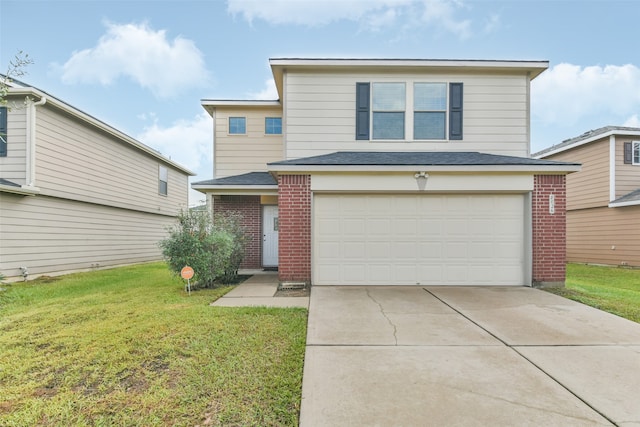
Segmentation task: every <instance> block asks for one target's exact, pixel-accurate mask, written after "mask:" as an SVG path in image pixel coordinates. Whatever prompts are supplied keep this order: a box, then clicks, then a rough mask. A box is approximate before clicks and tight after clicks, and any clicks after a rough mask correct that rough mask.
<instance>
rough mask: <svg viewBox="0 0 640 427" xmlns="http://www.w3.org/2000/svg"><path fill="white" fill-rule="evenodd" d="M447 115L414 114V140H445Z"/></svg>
mask: <svg viewBox="0 0 640 427" xmlns="http://www.w3.org/2000/svg"><path fill="white" fill-rule="evenodd" d="M444 126H445V113H414V117H413V138H414V139H444V135H445V132H444V130H445V129H444Z"/></svg>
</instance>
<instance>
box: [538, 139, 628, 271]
mask: <svg viewBox="0 0 640 427" xmlns="http://www.w3.org/2000/svg"><path fill="white" fill-rule="evenodd" d="M534 156H535V157H536V158H541V159H550V160H560V161H572V162H580V163H582V165H583V167H582V170H581V171H580V172H578V173H575V174H572V175H570V176H569V177H567V260H568V261H571V262H584V263H595V264H608V265H623V266H624V265H628V266H635V267H639V266H640V243H639V242H640V128H632V127H620V126H607V127H603V128H599V129H595V130H591V131H589V132H586V133H584V134H582V135H580V136H578V137H576V138H571V139H568V140H566V141H563V142H562V143H560V144H557V145H554V146H552V147H549V148H547V149H545V150H543V151H540V152H539V153H536V154H535V155H534Z"/></svg>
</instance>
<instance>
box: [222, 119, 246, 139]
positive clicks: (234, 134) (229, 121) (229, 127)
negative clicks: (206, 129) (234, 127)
mask: <svg viewBox="0 0 640 427" xmlns="http://www.w3.org/2000/svg"><path fill="white" fill-rule="evenodd" d="M231 119H244V133H232V132H231ZM246 134H247V117H246V116H229V117H228V119H227V135H231V136H237V135H246Z"/></svg>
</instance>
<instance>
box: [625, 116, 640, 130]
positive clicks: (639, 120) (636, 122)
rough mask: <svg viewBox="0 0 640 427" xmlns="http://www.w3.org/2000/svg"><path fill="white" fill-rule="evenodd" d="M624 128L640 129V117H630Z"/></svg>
mask: <svg viewBox="0 0 640 427" xmlns="http://www.w3.org/2000/svg"><path fill="white" fill-rule="evenodd" d="M622 126H628V127H632V128H640V117H638V115H637V114H634V115H633V116H631V117H629V118H628V119H627V120H626V121H625V122H624V123H623V124H622Z"/></svg>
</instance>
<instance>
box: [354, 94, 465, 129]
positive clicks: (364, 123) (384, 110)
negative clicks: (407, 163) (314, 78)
mask: <svg viewBox="0 0 640 427" xmlns="http://www.w3.org/2000/svg"><path fill="white" fill-rule="evenodd" d="M408 84H409V85H410V86H409V88H410V89H409V90H408V91H407V87H406V86H407V84H405V83H378V82H376V83H370V82H357V83H356V91H355V95H356V99H355V101H356V102H355V107H356V108H355V131H356V132H355V139H356V140H365V141H368V140H406V141H421V140H422V141H425V140H437V141H446V140H449V141H455V140H458V141H459V140H462V138H463V130H464V127H463V109H464V102H463V90H464V84H463V83H438V82H410V83H408ZM407 103H408V105H409V108H410V109H409V111H408V113H409V115H408V116H407V115H406V114H407ZM412 107H413V111H411V108H412ZM411 113H413V114H411ZM407 123H408V124H407ZM405 132H406V133H407V135H405Z"/></svg>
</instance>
